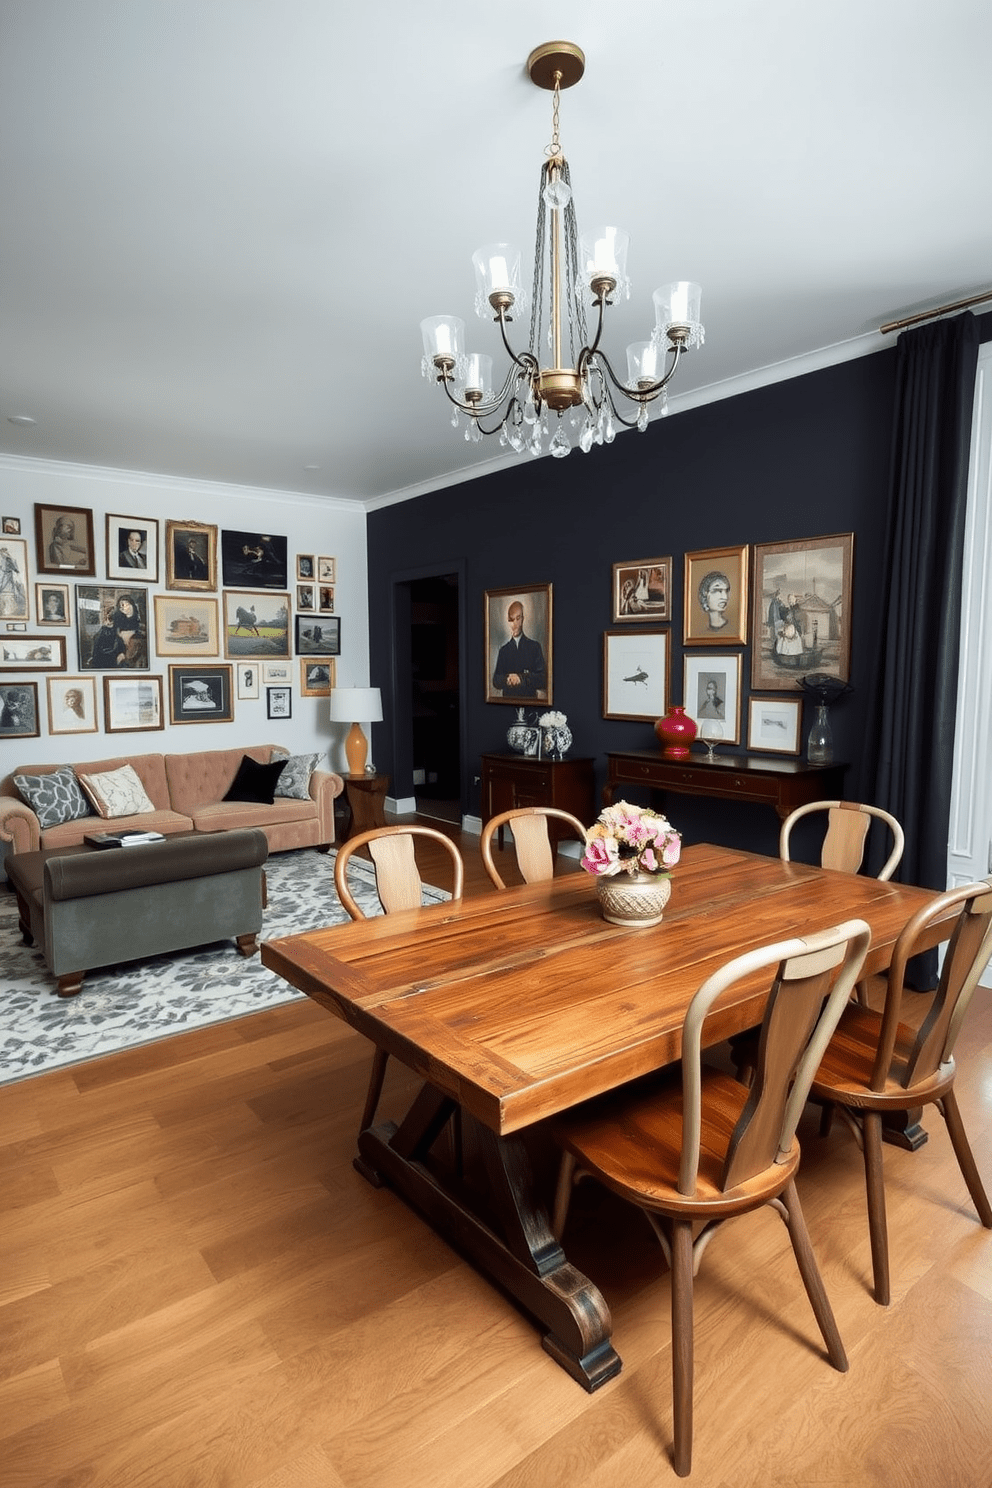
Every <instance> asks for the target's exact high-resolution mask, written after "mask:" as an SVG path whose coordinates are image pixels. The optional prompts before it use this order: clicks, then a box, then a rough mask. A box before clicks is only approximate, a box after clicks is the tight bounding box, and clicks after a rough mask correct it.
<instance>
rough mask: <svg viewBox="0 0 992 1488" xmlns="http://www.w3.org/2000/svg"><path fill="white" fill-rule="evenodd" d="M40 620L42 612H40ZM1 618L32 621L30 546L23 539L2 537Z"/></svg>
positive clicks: (0, 549) (0, 542)
mask: <svg viewBox="0 0 992 1488" xmlns="http://www.w3.org/2000/svg"><path fill="white" fill-rule="evenodd" d="M38 613H39V620H40V617H41V612H40V611H39V612H38ZM0 616H2V617H3V619H4V620H30V618H31V611H30V609H29V608H28V545H27V543H26V541H25V540H24V538H23V537H6V536H4V537H0Z"/></svg>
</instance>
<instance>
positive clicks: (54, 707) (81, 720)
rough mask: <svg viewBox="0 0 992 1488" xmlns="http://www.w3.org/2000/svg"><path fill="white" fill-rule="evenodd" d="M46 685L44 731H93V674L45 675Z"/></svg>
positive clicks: (94, 699)
mask: <svg viewBox="0 0 992 1488" xmlns="http://www.w3.org/2000/svg"><path fill="white" fill-rule="evenodd" d="M45 681H46V683H47V685H48V732H49V733H50V734H95V733H96V732H97V730H98V729H99V722H98V720H97V716H96V678H95V677H46V678H45Z"/></svg>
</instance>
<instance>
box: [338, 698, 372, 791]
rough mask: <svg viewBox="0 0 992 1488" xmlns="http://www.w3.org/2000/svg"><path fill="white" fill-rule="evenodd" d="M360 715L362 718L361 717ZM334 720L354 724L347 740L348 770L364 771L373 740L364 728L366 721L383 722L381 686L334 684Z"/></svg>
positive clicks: (349, 771)
mask: <svg viewBox="0 0 992 1488" xmlns="http://www.w3.org/2000/svg"><path fill="white" fill-rule="evenodd" d="M359 719H360V720H361V722H358V721H357V720H359ZM331 722H332V723H350V724H351V728H350V729H349V730H348V736H347V738H346V739H345V741H344V753H345V758H346V759H347V761H348V773H349V774H351V775H364V773H365V762H366V760H367V759H368V757H369V741H368V740H367V739H366V737H365V735H364V734H363V732H362V723H381V722H382V696H381V694H380V692H379V689H378V687H335V688H332V690H331Z"/></svg>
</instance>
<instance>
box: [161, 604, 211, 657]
mask: <svg viewBox="0 0 992 1488" xmlns="http://www.w3.org/2000/svg"><path fill="white" fill-rule="evenodd" d="M154 602H155V650H156V651H157V652H158V654H159V656H216V655H217V654H218V653H219V651H220V631H219V627H218V619H217V614H218V609H217V601H216V599H214V598H213V597H212V596H210V595H206V594H204V595H193V594H190V595H187V596H186V597H184V598H182V599H179V598H177V597H176V596H175V595H173V594H156V595H155V601H154Z"/></svg>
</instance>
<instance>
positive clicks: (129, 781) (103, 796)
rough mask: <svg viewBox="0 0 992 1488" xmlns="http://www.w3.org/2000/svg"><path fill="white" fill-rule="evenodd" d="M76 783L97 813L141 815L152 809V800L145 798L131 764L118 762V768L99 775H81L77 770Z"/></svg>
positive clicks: (143, 790) (113, 815)
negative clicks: (77, 779)
mask: <svg viewBox="0 0 992 1488" xmlns="http://www.w3.org/2000/svg"><path fill="white" fill-rule="evenodd" d="M77 773H78V775H79V783H80V785H81V786H82V787H83V790H84V791H85V792H86V794H87V795H88V796H89V798H90V800H91V801H92V802H93V805H94V807H95V808H96V810H97V812H98V813H99V814H100V816H102V817H104V818H111V817H115V816H144V815H145V814H146V813H147V812H149V811H154V810H155V803H154V802H153V801H150V800H149V799H148V796H147V794H146V792H145V787H144V786H143V785H142V783H141V781H140V780H139V779H138V776H137V774H136V772H135V770H134V768H133V766H131V765H121V767H120V769H119V770H105V771H104V773H103V774H102V775H84V774H83V772H82V770H80V771H78V772H77Z"/></svg>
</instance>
